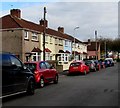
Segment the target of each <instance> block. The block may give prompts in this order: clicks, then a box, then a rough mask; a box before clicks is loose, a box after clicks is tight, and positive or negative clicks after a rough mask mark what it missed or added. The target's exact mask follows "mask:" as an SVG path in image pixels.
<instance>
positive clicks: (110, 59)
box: [105, 58, 115, 66]
mask: <svg viewBox="0 0 120 108" xmlns="http://www.w3.org/2000/svg"><path fill="white" fill-rule="evenodd" d="M105 60H109V61H111V66H114V64H115V62H114V60H113V58H106V59H105Z"/></svg>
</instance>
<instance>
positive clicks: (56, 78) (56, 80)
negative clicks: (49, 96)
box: [53, 75, 58, 84]
mask: <svg viewBox="0 0 120 108" xmlns="http://www.w3.org/2000/svg"><path fill="white" fill-rule="evenodd" d="M53 83H54V84H57V83H58V75H56V76H55V79H54V81H53Z"/></svg>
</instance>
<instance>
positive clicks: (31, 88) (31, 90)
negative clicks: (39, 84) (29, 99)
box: [27, 80, 35, 95]
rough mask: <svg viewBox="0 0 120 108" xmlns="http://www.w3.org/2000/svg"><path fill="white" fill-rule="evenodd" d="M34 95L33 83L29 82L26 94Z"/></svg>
mask: <svg viewBox="0 0 120 108" xmlns="http://www.w3.org/2000/svg"><path fill="white" fill-rule="evenodd" d="M34 93H35V85H34V81H33V80H30V81H29V83H28V87H27V94H29V95H33V94H34Z"/></svg>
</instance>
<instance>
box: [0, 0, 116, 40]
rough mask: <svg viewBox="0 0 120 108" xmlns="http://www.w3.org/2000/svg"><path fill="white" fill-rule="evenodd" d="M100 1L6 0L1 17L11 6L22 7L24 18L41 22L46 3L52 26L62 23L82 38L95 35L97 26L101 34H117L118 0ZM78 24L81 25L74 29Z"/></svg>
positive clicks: (106, 35) (71, 33) (0, 13)
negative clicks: (24, 0)
mask: <svg viewBox="0 0 120 108" xmlns="http://www.w3.org/2000/svg"><path fill="white" fill-rule="evenodd" d="M39 1H40V2H39ZM43 1H44V2H43ZM60 1H61V2H60ZM84 1H85V0H84ZM98 1H99V0H97V1H95V0H86V2H83V1H81V2H80V1H79V2H78V0H74V2H73V0H64V2H63V0H51V1H50V0H34V2H33V1H32V0H31V1H30V0H26V2H23V0H6V1H5V2H2V4H1V5H2V8H1V9H0V17H2V16H4V15H7V14H9V12H10V9H13V8H14V9H20V10H21V16H22V18H23V19H25V20H28V21H31V22H34V23H37V24H39V20H40V19H41V18H43V10H44V7H46V10H47V13H46V19H47V20H48V27H49V28H51V29H55V30H57V28H58V27H59V26H61V27H64V32H65V33H66V34H69V35H72V36H73V35H74V36H75V37H76V38H78V39H79V40H81V41H87V40H88V39H94V38H95V33H94V32H95V30H96V31H97V37H98V38H100V37H103V38H116V37H118V2H117V0H115V1H112V0H109V2H108V1H107V0H106V2H100V1H99V2H98ZM104 1H105V0H104ZM110 1H111V2H110ZM76 27H79V28H78V29H75V28H76Z"/></svg>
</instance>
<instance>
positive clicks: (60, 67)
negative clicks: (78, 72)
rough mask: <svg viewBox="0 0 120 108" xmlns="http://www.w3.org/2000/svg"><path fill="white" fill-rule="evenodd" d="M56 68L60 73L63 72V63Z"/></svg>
mask: <svg viewBox="0 0 120 108" xmlns="http://www.w3.org/2000/svg"><path fill="white" fill-rule="evenodd" d="M56 70H57V71H58V72H59V73H60V72H63V65H56Z"/></svg>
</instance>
